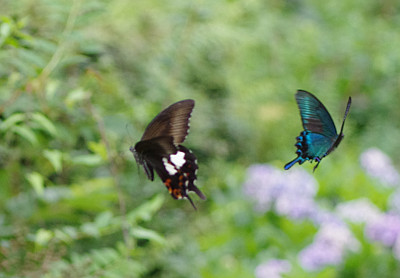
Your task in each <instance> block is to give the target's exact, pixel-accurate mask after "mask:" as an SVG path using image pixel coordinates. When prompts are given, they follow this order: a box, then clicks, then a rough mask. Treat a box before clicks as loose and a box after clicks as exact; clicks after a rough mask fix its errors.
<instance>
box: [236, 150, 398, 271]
mask: <svg viewBox="0 0 400 278" xmlns="http://www.w3.org/2000/svg"><path fill="white" fill-rule="evenodd" d="M360 162H361V165H362V167H363V168H364V170H365V171H366V173H367V174H368V175H369V176H371V177H373V178H374V179H377V180H379V181H380V183H381V184H382V185H384V186H386V187H394V186H398V185H399V184H400V175H399V173H398V172H397V171H396V169H395V168H394V167H393V165H392V162H391V160H390V158H389V157H388V156H387V155H385V154H384V153H383V152H382V151H380V150H379V149H376V148H372V149H368V150H367V151H365V152H364V153H362V155H361V157H360ZM243 190H244V193H245V195H247V196H248V197H250V198H251V199H252V200H254V202H255V204H256V205H255V209H256V210H257V211H259V212H267V211H269V210H273V211H275V213H276V214H278V215H281V216H285V217H288V218H289V219H293V220H299V219H307V220H311V221H312V222H313V223H314V224H315V226H317V227H319V230H318V232H317V234H316V235H315V237H314V240H313V242H312V243H311V244H310V245H308V246H307V247H305V248H304V249H303V250H301V251H300V253H299V255H298V260H299V263H300V265H301V267H302V268H303V269H305V270H307V271H317V270H320V269H323V268H324V267H326V266H328V265H338V264H340V263H342V262H343V259H344V256H345V255H346V253H347V252H348V251H352V252H357V251H359V250H360V248H361V245H360V243H359V241H358V240H357V239H356V238H355V237H354V235H353V234H352V232H351V230H350V229H349V227H348V226H347V225H346V223H353V224H360V225H365V229H364V233H365V237H366V238H367V239H369V240H372V241H377V242H380V243H382V244H383V245H385V246H388V247H390V248H393V254H394V256H395V257H396V258H397V259H398V260H400V189H397V190H396V191H395V192H394V193H393V194H392V195H391V196H390V198H389V200H388V208H389V212H386V213H385V212H382V211H380V210H379V209H378V207H376V206H375V205H374V204H373V203H372V202H371V201H370V200H369V199H367V198H360V199H356V200H351V201H348V202H343V203H340V204H338V205H337V206H336V208H335V209H334V210H333V211H329V210H326V209H322V208H321V207H320V206H319V205H318V204H317V203H316V201H315V200H314V197H315V195H316V193H317V190H318V184H317V182H316V180H315V179H314V177H313V176H312V175H310V174H308V173H307V172H306V171H304V170H302V169H300V168H298V169H293V170H291V171H289V172H288V171H283V170H280V169H278V168H275V167H273V166H271V165H263V164H258V165H253V166H251V167H249V169H248V172H247V178H246V181H245V183H244V186H243ZM290 266H291V265H290V263H289V262H287V261H285V260H270V261H268V262H266V263H263V264H261V265H259V266H258V267H257V268H256V277H257V278H264V277H271V278H275V277H276V278H279V277H281V274H282V273H286V272H289V271H290Z"/></svg>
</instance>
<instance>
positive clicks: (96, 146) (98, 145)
mask: <svg viewBox="0 0 400 278" xmlns="http://www.w3.org/2000/svg"><path fill="white" fill-rule="evenodd" d="M88 147H89V150H91V151H92V152H94V153H95V154H98V155H100V156H101V157H102V158H103V160H104V161H107V149H106V146H105V145H104V144H103V143H102V142H94V141H91V142H89V143H88Z"/></svg>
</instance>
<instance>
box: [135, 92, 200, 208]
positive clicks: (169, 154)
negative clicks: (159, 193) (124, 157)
mask: <svg viewBox="0 0 400 278" xmlns="http://www.w3.org/2000/svg"><path fill="white" fill-rule="evenodd" d="M193 107H194V100H191V99H187V100H182V101H179V102H176V103H174V104H172V105H170V106H169V107H167V108H166V109H164V110H163V111H161V112H160V113H159V114H158V115H157V116H156V117H155V118H154V119H153V120H152V121H151V122H150V124H149V125H148V126H147V128H146V130H145V131H144V133H143V136H142V138H141V139H140V141H139V142H138V143H136V145H135V147H130V148H129V150H130V151H131V152H132V153H133V156H134V157H135V160H136V163H137V164H138V165H142V166H143V168H144V171H145V172H146V175H147V177H148V178H149V180H151V181H153V180H154V171H155V172H156V173H157V175H158V176H159V177H160V178H161V180H162V181H163V183H164V184H165V186H166V187H167V189H168V191H169V193H170V194H171V196H172V197H173V198H174V199H183V198H186V199H188V200H189V201H190V203H191V204H192V206H193V208H194V209H196V206H195V205H194V203H193V201H192V199H191V198H190V197H189V195H188V192H189V191H193V192H195V193H196V194H197V195H198V196H199V197H200V198H201V199H203V200H205V199H206V196H204V194H203V193H202V192H201V191H200V189H198V188H197V187H196V185H195V184H194V182H195V181H196V178H197V176H196V173H197V169H198V168H199V167H198V165H197V158H196V156H195V155H194V154H193V153H192V152H191V151H190V150H189V149H187V148H186V147H184V146H182V145H180V144H181V143H183V141H185V139H186V136H187V134H188V132H189V121H190V117H191V114H192V110H193Z"/></svg>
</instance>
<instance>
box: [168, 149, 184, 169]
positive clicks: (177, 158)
mask: <svg viewBox="0 0 400 278" xmlns="http://www.w3.org/2000/svg"><path fill="white" fill-rule="evenodd" d="M169 159H170V160H171V162H172V163H173V164H174V165H175V166H176V168H177V169H180V168H181V167H182V166H183V164H185V162H186V160H185V153H184V152H177V153H176V154H171V155H170V156H169ZM164 164H165V162H164Z"/></svg>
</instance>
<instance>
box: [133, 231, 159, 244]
mask: <svg viewBox="0 0 400 278" xmlns="http://www.w3.org/2000/svg"><path fill="white" fill-rule="evenodd" d="M131 234H132V236H134V237H136V238H139V239H148V240H150V241H155V242H157V243H159V244H165V242H166V240H165V238H163V237H162V236H161V235H159V234H158V233H157V232H155V231H152V230H149V229H145V228H143V227H135V228H133V229H132V230H131Z"/></svg>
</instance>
